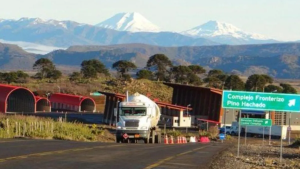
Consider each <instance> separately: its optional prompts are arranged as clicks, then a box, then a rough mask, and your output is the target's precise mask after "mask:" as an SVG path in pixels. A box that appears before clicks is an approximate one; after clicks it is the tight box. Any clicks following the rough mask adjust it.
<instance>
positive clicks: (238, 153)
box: [237, 110, 242, 157]
mask: <svg viewBox="0 0 300 169" xmlns="http://www.w3.org/2000/svg"><path fill="white" fill-rule="evenodd" d="M241 114H242V110H240V112H239V138H238V152H237V157H239V156H240V138H241V118H242V115H241Z"/></svg>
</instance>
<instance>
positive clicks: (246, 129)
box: [245, 126, 247, 145]
mask: <svg viewBox="0 0 300 169" xmlns="http://www.w3.org/2000/svg"><path fill="white" fill-rule="evenodd" d="M245 145H247V126H246V127H245Z"/></svg>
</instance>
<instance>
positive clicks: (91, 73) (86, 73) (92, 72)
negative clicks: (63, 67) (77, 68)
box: [81, 65, 97, 79]
mask: <svg viewBox="0 0 300 169" xmlns="http://www.w3.org/2000/svg"><path fill="white" fill-rule="evenodd" d="M81 73H82V74H83V77H84V78H87V79H91V78H92V79H96V78H97V71H96V69H95V68H94V67H93V66H92V65H85V66H83V67H82V68H81Z"/></svg>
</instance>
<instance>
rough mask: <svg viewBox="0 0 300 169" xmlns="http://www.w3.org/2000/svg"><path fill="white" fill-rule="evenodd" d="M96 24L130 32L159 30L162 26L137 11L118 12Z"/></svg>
mask: <svg viewBox="0 0 300 169" xmlns="http://www.w3.org/2000/svg"><path fill="white" fill-rule="evenodd" d="M96 26H99V27H103V28H109V29H114V30H118V31H129V32H159V31H160V28H159V27H158V26H156V25H154V24H153V23H151V22H150V21H149V20H147V19H146V18H145V17H144V16H142V15H141V14H139V13H137V12H132V13H118V14H116V15H114V16H113V17H111V18H109V19H107V20H105V21H103V22H101V23H99V24H96Z"/></svg>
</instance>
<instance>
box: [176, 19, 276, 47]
mask: <svg viewBox="0 0 300 169" xmlns="http://www.w3.org/2000/svg"><path fill="white" fill-rule="evenodd" d="M182 34H184V35H188V36H193V37H202V38H207V39H210V40H213V41H216V42H219V43H224V44H250V43H268V42H276V41H275V40H272V39H270V38H268V37H266V36H264V35H260V34H256V33H248V32H245V31H242V30H241V29H240V28H237V27H236V26H234V25H232V24H228V23H224V22H218V21H208V22H207V23H204V24H202V25H199V26H197V27H194V28H192V29H189V30H187V31H184V32H182Z"/></svg>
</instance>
